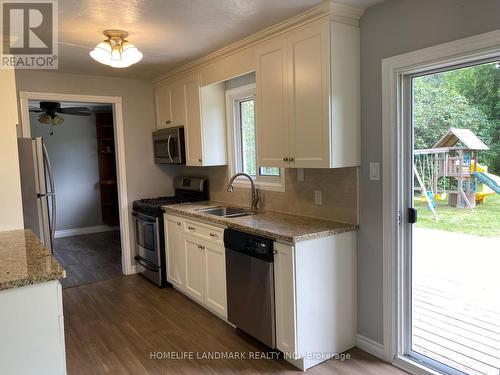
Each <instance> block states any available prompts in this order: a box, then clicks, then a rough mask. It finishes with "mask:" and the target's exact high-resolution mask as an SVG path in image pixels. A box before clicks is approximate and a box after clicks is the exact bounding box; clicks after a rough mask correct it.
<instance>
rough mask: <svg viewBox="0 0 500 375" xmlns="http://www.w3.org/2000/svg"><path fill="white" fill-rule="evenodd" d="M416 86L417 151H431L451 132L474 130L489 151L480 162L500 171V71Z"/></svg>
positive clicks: (468, 71)
mask: <svg viewBox="0 0 500 375" xmlns="http://www.w3.org/2000/svg"><path fill="white" fill-rule="evenodd" d="M413 83H414V107H413V111H414V112H413V121H414V131H415V148H417V149H418V148H430V147H432V146H433V145H434V144H435V143H436V142H437V141H438V140H439V138H441V137H442V136H443V135H444V134H445V133H446V132H447V131H448V130H449V129H450V128H465V129H470V130H472V131H473V132H474V134H476V135H477V136H478V137H479V138H480V139H481V140H482V141H483V142H484V143H485V144H486V145H488V147H490V150H489V151H482V152H481V154H480V162H482V163H484V164H486V165H488V166H489V168H490V171H492V172H494V173H498V172H499V171H500V145H499V142H500V134H499V133H500V132H499V129H500V91H499V90H500V69H498V68H497V67H496V64H486V65H480V66H475V67H469V68H464V69H458V70H452V71H448V72H444V73H437V74H433V75H429V76H423V77H418V78H415V79H414V80H413Z"/></svg>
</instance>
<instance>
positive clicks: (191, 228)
mask: <svg viewBox="0 0 500 375" xmlns="http://www.w3.org/2000/svg"><path fill="white" fill-rule="evenodd" d="M188 229H189V230H196V228H194V227H188Z"/></svg>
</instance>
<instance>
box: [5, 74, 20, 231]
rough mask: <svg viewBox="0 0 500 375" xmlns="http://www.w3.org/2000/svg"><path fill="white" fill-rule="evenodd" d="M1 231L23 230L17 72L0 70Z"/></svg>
mask: <svg viewBox="0 0 500 375" xmlns="http://www.w3.org/2000/svg"><path fill="white" fill-rule="evenodd" d="M0 111H1V113H2V121H1V122H0V231H3V230H12V229H20V228H23V226H24V225H23V211H22V203H21V182H20V179H19V157H18V153H17V135H16V124H17V123H18V117H17V104H16V83H15V79H14V71H12V70H0Z"/></svg>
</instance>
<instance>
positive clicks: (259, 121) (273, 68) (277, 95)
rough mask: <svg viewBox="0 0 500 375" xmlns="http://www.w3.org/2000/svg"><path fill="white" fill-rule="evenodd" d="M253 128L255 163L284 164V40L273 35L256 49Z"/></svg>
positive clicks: (285, 155)
mask: <svg viewBox="0 0 500 375" xmlns="http://www.w3.org/2000/svg"><path fill="white" fill-rule="evenodd" d="M256 56H257V67H256V80H257V82H256V84H257V98H256V109H255V114H256V129H257V142H256V145H257V155H258V165H259V166H262V167H285V166H288V163H287V162H286V160H287V158H288V157H289V155H290V152H289V149H290V148H289V139H288V98H287V95H288V93H287V86H288V83H287V81H288V72H287V63H288V62H287V45H286V39H284V38H282V37H275V38H273V39H271V40H270V41H268V42H265V43H264V44H262V45H261V46H259V47H258V48H257V50H256Z"/></svg>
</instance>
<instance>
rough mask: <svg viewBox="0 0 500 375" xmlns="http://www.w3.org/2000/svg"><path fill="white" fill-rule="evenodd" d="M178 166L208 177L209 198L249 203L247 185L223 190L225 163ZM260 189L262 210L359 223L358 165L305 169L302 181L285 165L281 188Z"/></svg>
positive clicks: (182, 170)
mask: <svg viewBox="0 0 500 375" xmlns="http://www.w3.org/2000/svg"><path fill="white" fill-rule="evenodd" d="M178 168H179V170H178V171H176V173H177V174H184V175H188V176H204V177H207V178H208V179H209V190H210V199H211V200H215V201H220V202H224V203H227V204H237V205H244V206H249V205H250V189H245V188H235V189H234V191H233V192H227V191H226V188H227V184H228V181H229V178H230V177H231V176H230V175H229V171H228V168H227V167H226V166H223V167H205V168H197V167H178ZM316 190H321V193H322V204H321V205H317V204H315V203H314V192H315V191H316ZM260 193H261V202H260V207H261V208H263V209H265V210H269V211H279V212H286V213H291V214H296V215H303V216H310V217H317V218H322V219H328V220H334V221H339V222H343V223H348V224H358V168H339V169H304V181H298V180H297V169H285V191H284V192H274V191H262V190H261V192H260Z"/></svg>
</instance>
